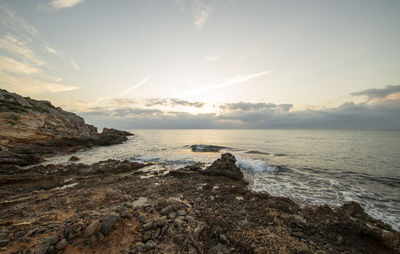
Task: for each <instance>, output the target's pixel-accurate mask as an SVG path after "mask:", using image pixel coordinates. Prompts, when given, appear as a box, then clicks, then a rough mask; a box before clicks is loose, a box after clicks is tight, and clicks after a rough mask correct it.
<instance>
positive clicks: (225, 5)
mask: <svg viewBox="0 0 400 254" xmlns="http://www.w3.org/2000/svg"><path fill="white" fill-rule="evenodd" d="M234 2H236V0H227V2H226V3H225V4H224V6H223V8H227V7H229V6H230V5H232V4H233V3H234Z"/></svg>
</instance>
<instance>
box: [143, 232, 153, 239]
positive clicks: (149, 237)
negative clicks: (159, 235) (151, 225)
mask: <svg viewBox="0 0 400 254" xmlns="http://www.w3.org/2000/svg"><path fill="white" fill-rule="evenodd" d="M152 236H153V234H152V233H151V231H146V232H145V233H144V234H143V236H142V241H143V242H147V241H148V240H150V239H151V238H152Z"/></svg>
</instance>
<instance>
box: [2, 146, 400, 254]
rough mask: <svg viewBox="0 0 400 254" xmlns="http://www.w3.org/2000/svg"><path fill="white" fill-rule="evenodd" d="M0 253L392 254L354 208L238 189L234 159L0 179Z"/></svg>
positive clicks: (389, 238) (374, 225)
mask: <svg viewBox="0 0 400 254" xmlns="http://www.w3.org/2000/svg"><path fill="white" fill-rule="evenodd" d="M0 200H1V201H0V252H2V253H43V254H44V253H321V254H322V253H400V233H399V232H396V231H394V230H392V229H391V228H390V227H389V226H387V225H385V224H383V223H382V222H381V221H378V220H375V219H373V218H371V217H370V216H368V215H367V214H366V213H365V212H364V211H363V209H362V208H361V207H360V206H359V205H358V204H357V203H354V202H351V203H347V204H345V205H343V206H341V207H339V208H337V209H332V208H330V207H328V206H311V207H300V206H299V205H298V204H296V203H294V202H293V201H291V200H290V199H288V198H283V197H273V196H270V195H269V194H267V193H254V192H251V191H249V189H248V188H247V182H246V180H245V179H244V177H243V174H242V172H241V171H240V170H239V168H237V167H236V165H235V157H234V156H232V155H231V154H229V153H227V154H223V155H222V156H221V158H219V159H218V160H216V161H215V162H214V163H213V164H212V165H209V166H206V165H203V164H195V165H192V166H187V167H185V168H181V169H179V170H176V171H170V172H169V171H167V170H166V169H165V168H163V167H162V165H159V164H140V163H136V162H129V161H116V160H108V161H103V162H99V163H95V164H93V165H84V164H80V163H73V162H71V163H70V164H68V165H47V166H35V167H32V168H31V169H29V170H21V171H18V172H15V174H13V175H5V174H2V175H1V177H0Z"/></svg>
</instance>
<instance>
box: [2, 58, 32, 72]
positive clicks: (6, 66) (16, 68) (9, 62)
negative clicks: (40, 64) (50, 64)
mask: <svg viewBox="0 0 400 254" xmlns="http://www.w3.org/2000/svg"><path fill="white" fill-rule="evenodd" d="M5 72H9V73H16V74H26V75H29V74H34V73H38V72H39V70H38V69H37V68H35V67H33V66H30V65H28V64H25V63H21V62H19V61H16V60H14V59H12V58H9V57H6V56H0V73H5Z"/></svg>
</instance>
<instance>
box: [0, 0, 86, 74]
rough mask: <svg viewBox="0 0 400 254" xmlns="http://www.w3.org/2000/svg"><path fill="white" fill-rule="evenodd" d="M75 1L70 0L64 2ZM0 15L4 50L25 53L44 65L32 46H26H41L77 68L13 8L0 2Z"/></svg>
mask: <svg viewBox="0 0 400 254" xmlns="http://www.w3.org/2000/svg"><path fill="white" fill-rule="evenodd" d="M75 1H76V0H75ZM75 1H73V0H71V1H65V2H75ZM53 2H54V1H53ZM60 2H64V1H60ZM0 15H1V16H2V19H1V23H0V24H1V28H2V30H3V29H4V31H6V36H5V37H3V40H5V41H3V49H4V50H7V51H10V52H14V53H19V54H20V56H21V54H22V53H23V54H26V55H24V57H25V58H29V57H31V59H30V60H31V61H32V60H33V61H36V64H39V65H44V64H45V62H42V61H41V59H40V58H38V57H37V55H36V54H33V51H32V47H30V48H28V44H29V45H31V46H34V47H36V48H41V49H43V50H45V51H46V52H47V53H49V54H52V55H55V56H57V57H59V59H61V60H62V61H64V62H67V63H69V64H71V65H72V67H74V68H75V69H76V70H79V67H78V65H77V64H76V63H75V62H74V61H73V60H70V59H69V58H68V57H66V56H65V55H64V54H63V53H62V52H61V51H60V50H57V49H56V47H55V46H53V45H51V44H50V43H49V42H48V41H47V40H46V39H45V38H44V36H43V35H42V34H41V33H40V32H39V31H38V30H37V29H36V28H35V27H34V26H32V25H30V24H29V23H28V22H27V21H25V20H24V19H22V18H20V17H18V15H17V14H16V13H15V12H14V11H13V10H11V9H10V8H8V6H7V5H6V4H0ZM10 42H11V43H14V44H15V46H13V47H10V45H9V43H10ZM7 48H8V49H7ZM29 51H30V52H29ZM76 67H78V68H76Z"/></svg>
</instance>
